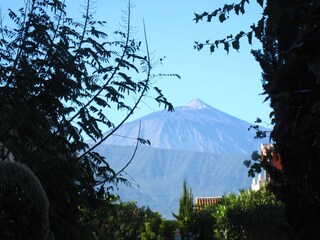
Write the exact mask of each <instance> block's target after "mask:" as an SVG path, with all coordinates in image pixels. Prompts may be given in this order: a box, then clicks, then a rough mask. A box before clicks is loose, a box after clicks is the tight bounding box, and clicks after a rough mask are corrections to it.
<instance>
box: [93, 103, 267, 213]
mask: <svg viewBox="0 0 320 240" xmlns="http://www.w3.org/2000/svg"><path fill="white" fill-rule="evenodd" d="M140 123H141V131H140V137H141V138H144V139H148V140H150V142H151V146H146V145H140V146H139V148H138V151H137V153H136V155H135V157H134V159H133V161H132V162H131V164H130V165H129V166H128V168H126V169H125V172H123V176H124V177H125V178H127V179H128V180H129V181H130V182H131V183H132V186H131V187H127V186H124V185H120V186H119V190H118V191H117V192H116V193H117V194H119V195H120V197H121V199H122V200H124V201H130V200H134V201H137V202H138V204H139V205H147V206H150V207H151V209H153V210H154V211H158V212H160V213H161V214H162V215H163V216H164V217H166V218H167V219H172V214H171V213H172V212H175V213H177V211H178V205H179V197H180V195H181V189H182V182H183V179H184V178H186V179H187V183H188V185H190V186H191V188H192V190H193V193H194V195H195V197H196V196H221V195H223V194H226V193H230V192H237V191H238V190H239V189H243V188H245V189H247V188H250V185H251V178H249V177H248V176H247V171H248V169H246V167H245V166H244V165H243V161H244V160H246V159H249V158H250V155H251V153H252V151H255V150H259V149H260V145H261V143H264V141H262V140H260V139H254V132H253V131H252V132H249V131H248V128H249V127H250V125H251V124H250V123H248V122H245V121H243V120H241V119H238V118H236V117H233V116H231V115H229V114H226V113H224V112H221V111H219V110H217V109H215V108H213V107H211V106H209V105H207V104H205V103H204V102H202V101H201V100H198V99H195V100H192V101H191V102H189V103H188V104H187V105H186V106H183V107H177V108H176V109H175V111H174V112H166V111H159V112H154V113H152V114H149V115H147V116H145V117H143V118H141V119H138V120H136V121H133V122H130V123H126V124H124V125H123V126H122V127H121V128H120V129H119V131H117V132H116V134H115V135H113V136H112V137H110V138H108V140H107V141H106V142H105V143H104V144H102V145H100V146H99V147H98V148H97V151H98V152H99V153H101V154H102V155H103V156H105V157H106V159H107V161H108V162H109V164H110V166H111V167H112V168H113V169H114V170H115V171H116V172H117V171H119V170H120V169H122V168H123V166H125V165H126V164H127V162H128V160H129V159H130V158H131V156H132V153H133V151H134V150H133V149H134V147H133V146H134V145H135V144H136V140H135V139H136V138H137V137H138V136H139V125H140Z"/></svg>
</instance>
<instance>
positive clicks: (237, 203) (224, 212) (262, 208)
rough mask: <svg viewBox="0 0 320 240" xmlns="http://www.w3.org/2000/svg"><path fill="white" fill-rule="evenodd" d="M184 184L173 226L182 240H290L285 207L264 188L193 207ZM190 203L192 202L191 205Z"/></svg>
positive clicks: (226, 196) (230, 195)
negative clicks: (175, 225)
mask: <svg viewBox="0 0 320 240" xmlns="http://www.w3.org/2000/svg"><path fill="white" fill-rule="evenodd" d="M186 192H187V193H189V194H190V193H191V192H192V191H191V188H190V189H187V188H186V185H185V182H184V185H183V191H182V194H181V200H180V204H179V215H178V216H176V217H177V223H178V226H179V228H180V229H181V233H182V236H183V237H184V238H183V239H189V238H188V237H192V238H191V239H197V240H210V239H212V240H214V239H218V240H224V239H233V240H236V239H239V240H240V239H294V238H293V235H292V233H291V231H290V228H289V225H288V223H287V220H286V217H285V206H284V204H283V203H281V202H280V201H279V200H277V199H276V197H275V195H274V194H272V193H270V191H268V190H267V189H266V187H263V188H261V189H260V190H259V191H252V190H240V192H239V193H238V194H233V193H231V194H227V195H224V196H223V197H222V198H221V201H219V202H218V203H216V204H214V205H207V206H202V207H200V206H194V204H192V205H193V208H191V210H190V209H189V208H188V210H187V211H186V207H188V206H189V203H188V201H183V199H185V200H186V199H188V197H185V196H190V195H189V194H186ZM191 202H192V203H193V201H191Z"/></svg>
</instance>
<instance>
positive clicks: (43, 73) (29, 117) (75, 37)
mask: <svg viewBox="0 0 320 240" xmlns="http://www.w3.org/2000/svg"><path fill="white" fill-rule="evenodd" d="M85 3H86V4H85V6H84V9H83V13H80V15H81V16H82V17H80V20H79V21H75V20H73V19H72V18H70V17H69V16H68V14H67V12H68V9H67V6H66V5H65V4H64V1H59V0H27V1H19V2H17V4H21V5H22V6H21V7H19V8H18V7H17V9H19V10H17V11H14V10H10V9H9V10H5V12H3V14H5V15H8V18H5V19H6V22H4V20H2V19H1V28H0V112H1V114H0V153H1V161H15V162H18V163H23V164H24V166H27V168H28V169H31V171H32V172H33V173H34V175H32V174H28V175H27V176H24V177H20V176H21V175H23V174H24V173H27V172H28V170H26V171H25V172H23V173H20V172H19V171H20V170H17V171H16V170H15V169H17V168H19V166H20V165H15V164H13V165H10V166H9V167H11V168H12V169H11V170H9V171H11V173H12V174H11V175H9V174H8V175H3V176H7V179H4V177H2V178H1V183H0V188H1V191H0V208H1V209H0V223H1V226H0V227H1V228H3V229H1V233H0V234H1V236H0V238H1V239H46V238H47V239H51V238H52V237H53V236H54V237H55V239H64V240H67V239H72V240H75V239H99V238H98V237H97V236H95V232H96V230H97V229H95V228H93V227H97V228H98V227H99V226H98V225H91V224H89V223H90V222H92V219H95V218H97V217H98V216H100V215H99V211H100V210H101V209H104V208H108V207H109V205H110V204H109V202H108V199H110V197H111V196H110V194H109V190H110V189H111V188H112V187H114V186H115V185H116V184H117V183H118V182H119V181H121V182H123V181H126V179H124V178H122V176H121V172H118V173H115V172H114V171H113V169H111V168H110V167H109V165H108V162H107V161H106V160H105V158H104V157H102V156H100V155H99V154H98V153H96V152H95V151H94V149H95V147H96V146H98V145H99V144H100V143H101V142H103V141H104V140H105V139H106V138H108V137H109V136H110V135H107V136H103V134H102V129H103V128H104V129H108V128H110V129H111V130H112V131H111V133H110V134H112V133H114V131H116V130H117V129H118V128H119V126H121V125H122V124H123V123H124V122H125V121H126V120H127V119H128V117H129V116H130V115H132V114H133V112H134V110H135V109H136V108H137V106H138V105H139V103H140V101H141V99H142V98H143V97H145V96H146V94H149V95H150V96H152V97H154V98H155V100H156V101H157V102H159V103H160V104H164V106H165V108H167V109H168V110H172V105H171V104H170V103H169V102H168V101H167V100H166V98H165V97H164V96H163V95H162V93H161V91H160V90H159V89H158V88H157V87H156V86H153V85H152V84H151V78H152V77H156V74H151V69H152V62H151V61H150V59H149V54H148V46H147V44H146V39H145V41H144V44H142V43H141V42H140V41H136V40H135V39H132V38H131V26H130V6H129V8H128V10H127V15H126V16H125V19H126V21H125V24H126V26H125V27H124V29H123V31H119V30H117V29H116V30H115V32H114V34H115V36H114V38H113V36H112V34H110V35H109V34H108V33H107V32H106V31H105V30H106V28H104V26H105V24H106V23H105V22H104V21H100V20H97V19H94V18H93V15H92V12H91V8H92V7H93V2H91V1H90V0H87V1H85ZM113 39H115V40H113ZM143 46H145V47H143ZM142 48H144V51H143V54H142V51H141V49H142ZM112 109H114V111H111V110H112ZM117 110H118V111H126V112H127V115H126V116H125V117H124V118H123V120H122V121H120V122H119V123H113V122H111V121H110V119H109V116H108V115H107V114H108V113H109V112H116V111H117ZM87 137H88V138H91V139H92V140H93V142H95V144H94V146H90V147H89V146H88V145H87V144H86V141H85V138H87ZM138 143H147V141H144V140H143V139H140V138H139V136H137V144H138ZM12 176H16V178H14V177H12ZM38 182H40V184H38V185H34V184H36V183H38ZM26 189H37V190H36V191H38V193H39V194H38V195H36V196H34V198H37V197H42V198H43V199H46V198H47V199H48V201H49V202H48V203H49V206H50V207H49V213H48V216H49V221H50V231H49V232H51V233H52V234H47V233H44V232H41V231H38V229H39V228H42V227H43V226H42V225H43V224H44V223H43V222H41V221H40V220H41V219H42V218H40V217H39V215H37V214H39V212H38V211H35V210H37V208H38V207H39V206H37V201H34V200H33V199H30V198H28V197H27V196H26V195H27V194H28V193H26ZM41 189H43V190H44V191H41ZM40 193H41V194H42V195H43V196H42V195H41V194H40ZM40 195H41V196H40ZM43 202H46V201H43ZM17 206H19V207H17ZM44 206H45V205H44ZM43 211H44V212H45V211H46V208H43ZM35 219H38V220H39V221H35ZM96 221H99V219H96ZM47 227H48V226H47ZM19 234H22V235H19Z"/></svg>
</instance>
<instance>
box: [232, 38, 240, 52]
mask: <svg viewBox="0 0 320 240" xmlns="http://www.w3.org/2000/svg"><path fill="white" fill-rule="evenodd" d="M232 47H233V48H234V49H235V50H237V51H238V50H239V48H240V44H239V40H234V41H233V42H232Z"/></svg>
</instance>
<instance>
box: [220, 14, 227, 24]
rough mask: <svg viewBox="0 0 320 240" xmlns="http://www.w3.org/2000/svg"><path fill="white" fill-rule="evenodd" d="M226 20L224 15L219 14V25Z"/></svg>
mask: <svg viewBox="0 0 320 240" xmlns="http://www.w3.org/2000/svg"><path fill="white" fill-rule="evenodd" d="M226 19H227V18H226V15H225V14H224V13H221V14H220V15H219V21H220V22H221V23H222V22H224V21H225V20H226Z"/></svg>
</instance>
